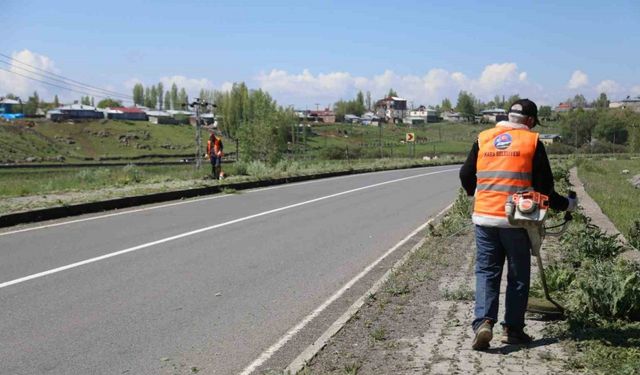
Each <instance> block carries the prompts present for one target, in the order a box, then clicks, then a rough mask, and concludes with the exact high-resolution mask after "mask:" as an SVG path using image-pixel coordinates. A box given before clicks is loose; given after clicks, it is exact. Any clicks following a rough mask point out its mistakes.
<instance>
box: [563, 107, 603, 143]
mask: <svg viewBox="0 0 640 375" xmlns="http://www.w3.org/2000/svg"><path fill="white" fill-rule="evenodd" d="M596 124H597V114H596V113H595V111H585V110H584V109H582V108H578V109H576V110H574V111H571V112H569V113H566V114H565V115H563V116H562V118H561V122H560V133H561V135H562V138H563V139H564V140H565V141H567V142H568V143H570V144H572V145H574V146H575V147H580V146H582V145H584V144H586V143H589V142H591V136H592V132H593V129H594V128H595V126H596Z"/></svg>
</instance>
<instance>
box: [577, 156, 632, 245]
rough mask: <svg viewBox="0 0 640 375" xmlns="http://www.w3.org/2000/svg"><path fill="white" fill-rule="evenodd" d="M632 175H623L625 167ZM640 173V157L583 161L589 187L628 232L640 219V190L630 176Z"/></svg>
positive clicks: (581, 165)
mask: <svg viewBox="0 0 640 375" xmlns="http://www.w3.org/2000/svg"><path fill="white" fill-rule="evenodd" d="M625 169H627V170H629V174H622V171H623V170H625ZM639 174H640V159H626V160H616V159H604V160H580V161H579V163H578V175H579V177H580V180H581V181H582V182H583V183H584V185H585V189H586V190H587V192H588V193H589V195H590V196H591V197H593V199H594V200H595V201H596V202H597V203H598V205H599V206H600V207H601V208H602V211H603V212H604V214H605V215H607V216H608V217H609V218H610V219H611V221H612V222H613V223H614V224H615V226H616V228H618V230H619V231H620V232H622V233H623V234H624V235H627V233H629V230H630V229H631V227H632V225H633V221H634V220H639V219H640V189H636V188H634V187H633V186H632V185H631V184H630V183H629V181H628V180H629V179H630V178H631V177H633V176H635V175H639Z"/></svg>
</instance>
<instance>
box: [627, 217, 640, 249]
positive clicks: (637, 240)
mask: <svg viewBox="0 0 640 375" xmlns="http://www.w3.org/2000/svg"><path fill="white" fill-rule="evenodd" d="M627 240H629V244H630V245H631V246H633V247H635V248H636V249H638V250H640V220H638V219H635V220H634V221H633V224H632V225H631V228H630V229H629V233H628V234H627Z"/></svg>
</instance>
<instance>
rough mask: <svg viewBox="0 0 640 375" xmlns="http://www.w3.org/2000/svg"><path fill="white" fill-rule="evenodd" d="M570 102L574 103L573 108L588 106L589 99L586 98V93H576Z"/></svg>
mask: <svg viewBox="0 0 640 375" xmlns="http://www.w3.org/2000/svg"><path fill="white" fill-rule="evenodd" d="M568 102H569V103H571V104H572V105H573V108H586V107H587V99H585V97H584V95H582V94H576V96H574V97H573V99H569V100H568Z"/></svg>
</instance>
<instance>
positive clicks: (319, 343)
mask: <svg viewBox="0 0 640 375" xmlns="http://www.w3.org/2000/svg"><path fill="white" fill-rule="evenodd" d="M453 205H454V203H450V204H449V205H448V206H447V207H445V208H444V209H442V211H440V212H438V213H437V214H436V215H435V216H433V217H432V218H431V219H429V220H428V221H427V222H426V223H425V224H423V225H422V226H421V227H420V228H422V229H424V228H426V227H427V226H428V225H429V224H430V223H433V221H434V220H435V219H437V218H438V217H440V216H441V215H442V214H444V213H445V212H447V211H448V210H449V209H450V208H451V207H453ZM418 232H419V230H418ZM418 232H416V231H414V232H413V233H414V234H416V235H417V233H418ZM410 236H411V235H410ZM425 242H427V237H422V239H420V240H419V241H418V242H417V243H416V244H415V245H414V246H413V247H412V248H411V249H410V250H409V251H407V252H406V253H405V254H404V255H403V256H402V258H400V260H398V261H397V262H395V263H394V264H393V266H391V268H389V269H388V270H387V272H385V273H384V275H382V277H381V278H380V279H378V281H376V282H375V284H373V286H372V287H371V288H370V289H369V290H368V291H366V292H365V293H364V294H362V296H360V298H358V299H357V300H356V301H355V302H354V303H353V304H352V305H351V306H350V307H349V308H348V309H347V311H345V312H344V314H342V315H341V316H340V317H339V318H338V319H336V321H335V322H333V324H331V326H329V328H327V330H326V331H324V333H323V334H322V335H320V337H319V338H318V339H316V340H315V341H314V342H313V343H312V344H310V345H309V346H308V347H307V348H306V349H305V350H303V351H302V352H301V353H300V354H299V355H298V357H296V358H295V359H294V360H293V361H291V363H290V364H289V366H287V367H286V368H285V369H284V372H285V373H287V374H288V373H291V374H297V373H298V371H300V370H302V368H303V367H304V365H305V364H306V363H307V362H308V361H310V360H311V359H312V358H313V357H314V356H315V355H316V354H317V353H318V352H319V351H320V350H321V349H322V348H324V346H325V345H326V344H327V342H329V340H330V339H331V338H332V337H333V335H335V334H336V333H338V331H339V330H340V329H342V327H344V326H345V324H347V322H348V321H349V319H351V317H353V316H354V315H355V314H356V312H358V311H359V310H360V308H361V307H362V305H364V303H365V301H366V299H367V298H368V296H370V295H375V294H377V293H378V291H379V290H380V288H381V287H382V286H383V285H384V283H386V282H387V280H389V278H390V277H391V275H392V274H393V272H394V271H395V270H397V269H399V268H400V267H402V265H404V264H405V263H406V262H407V260H409V258H410V257H411V255H412V254H414V253H415V252H416V251H417V250H418V249H420V248H421V247H422V245H424V243H425ZM287 371H289V372H287Z"/></svg>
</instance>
